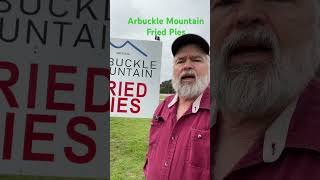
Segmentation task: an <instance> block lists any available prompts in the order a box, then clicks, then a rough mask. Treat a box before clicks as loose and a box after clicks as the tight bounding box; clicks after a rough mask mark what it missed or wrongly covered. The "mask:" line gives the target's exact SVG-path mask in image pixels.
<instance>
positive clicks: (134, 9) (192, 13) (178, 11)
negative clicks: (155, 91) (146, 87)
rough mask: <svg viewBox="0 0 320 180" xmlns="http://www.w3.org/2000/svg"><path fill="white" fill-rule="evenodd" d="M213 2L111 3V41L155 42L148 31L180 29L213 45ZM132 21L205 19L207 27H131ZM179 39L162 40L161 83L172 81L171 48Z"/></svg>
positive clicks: (113, 0)
mask: <svg viewBox="0 0 320 180" xmlns="http://www.w3.org/2000/svg"><path fill="white" fill-rule="evenodd" d="M209 4H210V1H209V0H161V1H160V0H159V1H152V0H111V2H110V7H111V8H110V9H111V11H110V19H111V21H110V26H111V29H110V31H111V32H110V33H111V38H128V39H138V40H154V36H147V34H146V29H147V28H157V29H163V28H167V29H169V28H177V29H181V30H185V31H186V32H187V33H195V34H199V35H201V36H202V37H204V38H205V39H206V40H207V41H208V43H209V42H210V7H209V6H210V5H209ZM130 17H132V18H138V17H139V18H152V17H159V18H166V17H175V18H197V17H199V18H202V19H203V20H204V22H205V23H204V25H174V26H170V27H168V25H128V19H129V18H130ZM177 37H178V36H175V35H171V36H169V35H167V36H161V41H162V43H163V46H162V63H161V82H162V81H164V80H169V79H171V76H172V58H173V56H172V53H171V44H172V42H173V41H174V40H175V39H176V38H177Z"/></svg>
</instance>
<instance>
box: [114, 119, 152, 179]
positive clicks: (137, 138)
mask: <svg viewBox="0 0 320 180" xmlns="http://www.w3.org/2000/svg"><path fill="white" fill-rule="evenodd" d="M149 128H150V119H136V118H111V121H110V131H111V132H110V164H111V169H110V172H111V180H141V179H145V178H144V175H143V165H144V162H145V155H146V151H147V148H148V136H149Z"/></svg>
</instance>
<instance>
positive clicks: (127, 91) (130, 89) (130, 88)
mask: <svg viewBox="0 0 320 180" xmlns="http://www.w3.org/2000/svg"><path fill="white" fill-rule="evenodd" d="M130 85H134V82H126V83H125V87H124V96H129V97H133V92H131V93H130V92H129V91H133V87H129V86H130Z"/></svg>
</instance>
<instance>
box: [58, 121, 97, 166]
mask: <svg viewBox="0 0 320 180" xmlns="http://www.w3.org/2000/svg"><path fill="white" fill-rule="evenodd" d="M79 124H83V125H86V126H87V127H88V130H90V131H95V130H96V124H95V123H94V121H93V120H92V119H90V118H87V117H75V118H72V119H71V120H70V122H69V123H68V126H67V133H68V135H69V137H70V138H71V139H73V140H74V141H76V142H79V143H81V144H84V145H86V146H87V147H88V152H87V153H86V154H85V155H82V156H79V155H76V154H75V153H74V152H73V151H72V147H65V148H64V153H65V155H66V157H67V158H68V159H69V160H70V161H71V162H73V163H77V164H82V163H88V162H89V161H91V160H92V159H93V158H94V156H95V154H96V143H95V141H94V140H93V139H91V138H90V137H88V136H86V135H83V134H81V133H79V132H77V131H76V130H75V128H76V126H77V125H79Z"/></svg>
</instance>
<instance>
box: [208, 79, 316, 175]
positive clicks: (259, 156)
mask: <svg viewBox="0 0 320 180" xmlns="http://www.w3.org/2000/svg"><path fill="white" fill-rule="evenodd" d="M289 114H290V117H289V121H287V120H286V118H282V119H278V120H280V121H278V122H275V124H273V125H272V127H270V128H269V129H268V130H267V132H266V134H265V135H264V136H263V137H261V138H260V139H259V140H258V141H257V142H256V144H255V145H253V146H252V148H251V149H250V150H249V151H248V153H247V154H246V155H245V156H244V157H243V158H242V159H241V160H240V161H239V162H238V163H237V164H236V166H235V167H234V168H233V170H232V171H231V172H230V173H229V174H228V175H227V176H226V177H225V178H224V180H320V81H319V80H313V81H311V82H310V83H309V86H308V87H307V88H306V89H305V91H304V92H303V93H302V94H301V96H300V97H299V99H297V102H296V104H295V107H294V108H293V111H292V113H289ZM286 126H287V127H286ZM212 131H213V134H212V140H214V136H215V133H216V129H215V127H213V130H212ZM270 132H271V133H270ZM213 144H214V143H213ZM282 144H283V145H282ZM213 149H214V148H213ZM213 158H214V157H213Z"/></svg>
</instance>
